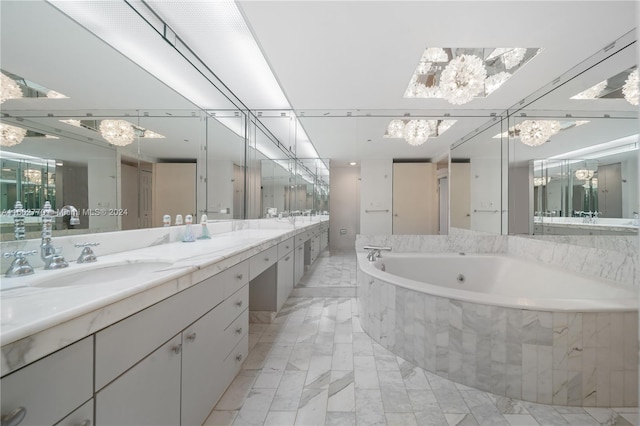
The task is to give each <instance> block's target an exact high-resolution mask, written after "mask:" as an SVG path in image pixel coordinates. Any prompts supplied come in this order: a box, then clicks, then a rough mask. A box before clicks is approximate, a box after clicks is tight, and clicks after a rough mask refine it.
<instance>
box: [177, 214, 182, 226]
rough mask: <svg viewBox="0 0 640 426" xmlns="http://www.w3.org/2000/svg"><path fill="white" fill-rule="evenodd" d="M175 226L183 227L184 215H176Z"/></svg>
mask: <svg viewBox="0 0 640 426" xmlns="http://www.w3.org/2000/svg"><path fill="white" fill-rule="evenodd" d="M175 225H176V226H180V225H182V215H181V214H177V215H176V221H175Z"/></svg>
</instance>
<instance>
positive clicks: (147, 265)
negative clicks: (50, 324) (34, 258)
mask: <svg viewBox="0 0 640 426" xmlns="http://www.w3.org/2000/svg"><path fill="white" fill-rule="evenodd" d="M170 265H171V263H169V262H161V261H152V262H131V263H118V264H111V265H100V264H99V263H96V264H92V265H91V266H92V267H91V268H84V269H82V270H77V271H73V270H71V268H69V269H68V270H64V272H61V273H60V274H56V275H55V277H54V276H50V277H46V276H45V275H44V274H46V273H47V271H43V273H42V276H41V279H39V280H37V281H36V282H34V283H32V284H31V287H39V288H52V287H70V286H79V285H82V286H84V285H95V284H101V283H106V282H113V281H119V280H122V279H135V278H141V276H142V275H145V274H152V273H154V272H157V271H161V270H163V269H165V268H167V267H168V266H170Z"/></svg>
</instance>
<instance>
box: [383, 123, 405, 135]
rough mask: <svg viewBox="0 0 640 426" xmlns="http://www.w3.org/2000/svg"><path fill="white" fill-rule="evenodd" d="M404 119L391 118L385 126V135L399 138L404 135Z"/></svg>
mask: <svg viewBox="0 0 640 426" xmlns="http://www.w3.org/2000/svg"><path fill="white" fill-rule="evenodd" d="M404 125H405V123H404V121H402V120H391V122H390V123H389V125H388V126H387V137H388V138H401V137H403V135H404Z"/></svg>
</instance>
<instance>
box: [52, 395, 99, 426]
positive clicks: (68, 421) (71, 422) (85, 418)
mask: <svg viewBox="0 0 640 426" xmlns="http://www.w3.org/2000/svg"><path fill="white" fill-rule="evenodd" d="M92 425H93V398H91V399H90V400H89V401H87V402H86V403H84V404H83V405H82V406H81V407H80V408H78V409H77V410H75V411H74V412H73V413H71V414H69V415H68V416H67V417H65V418H64V419H62V421H61V422H60V423H56V426H92Z"/></svg>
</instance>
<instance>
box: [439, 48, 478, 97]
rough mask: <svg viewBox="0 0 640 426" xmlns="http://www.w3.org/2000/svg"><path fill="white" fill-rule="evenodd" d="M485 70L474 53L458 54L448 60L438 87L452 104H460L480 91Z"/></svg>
mask: <svg viewBox="0 0 640 426" xmlns="http://www.w3.org/2000/svg"><path fill="white" fill-rule="evenodd" d="M486 78H487V70H486V68H485V67H484V64H483V62H482V59H480V58H478V57H477V56H475V55H460V56H458V57H457V58H455V59H453V60H452V61H451V62H449V65H447V67H446V68H445V69H444V71H442V75H441V76H440V89H441V90H442V95H443V96H444V98H445V99H446V100H447V101H449V102H450V103H452V104H455V105H462V104H466V103H467V102H470V101H471V100H472V99H473V97H474V96H476V95H479V94H480V93H482V90H483V89H484V81H485V79H486Z"/></svg>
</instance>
